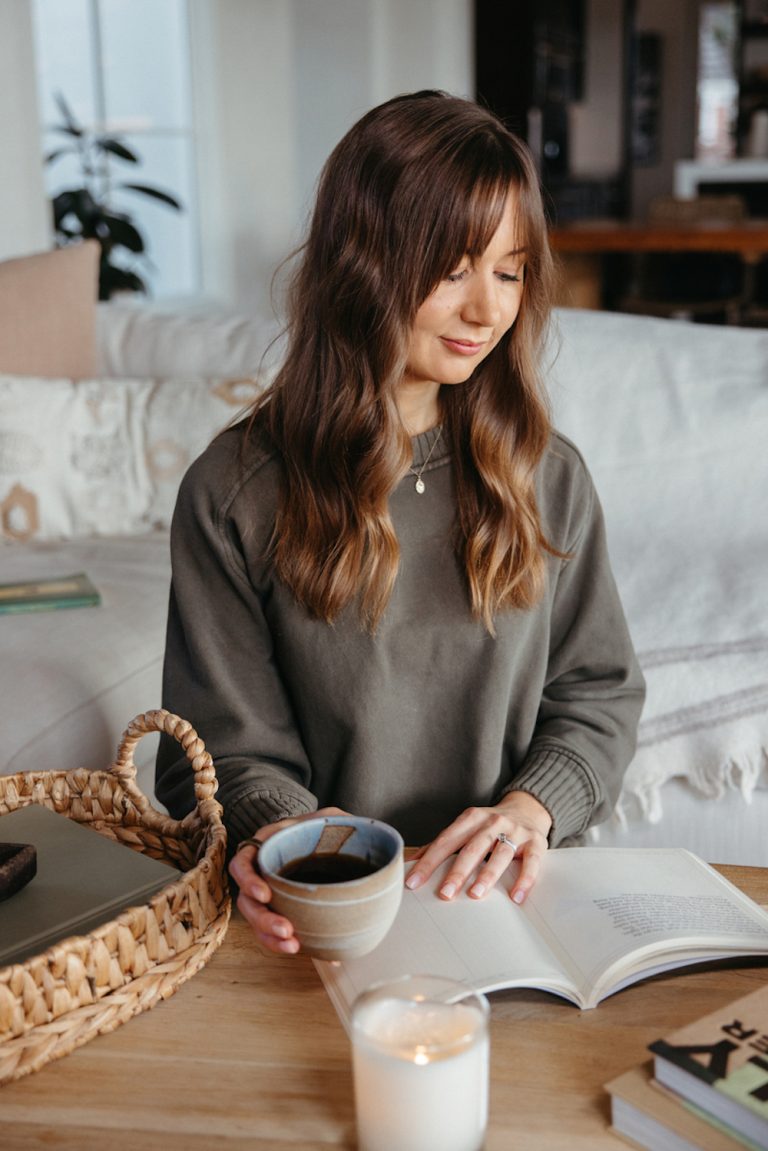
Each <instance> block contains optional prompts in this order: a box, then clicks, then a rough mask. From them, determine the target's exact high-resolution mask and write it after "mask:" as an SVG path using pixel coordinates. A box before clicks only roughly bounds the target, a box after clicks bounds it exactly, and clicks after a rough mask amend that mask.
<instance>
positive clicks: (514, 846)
mask: <svg viewBox="0 0 768 1151" xmlns="http://www.w3.org/2000/svg"><path fill="white" fill-rule="evenodd" d="M496 838H497V839H498V841H499V843H503V844H504V846H505V847H511V848H512V854H513V855H517V844H516V843H513V842H512V840H511V839H510V838H509V836H508V835H506V834H505V833H504V832H503V831H500V832H499V834H498V835H497V837H496Z"/></svg>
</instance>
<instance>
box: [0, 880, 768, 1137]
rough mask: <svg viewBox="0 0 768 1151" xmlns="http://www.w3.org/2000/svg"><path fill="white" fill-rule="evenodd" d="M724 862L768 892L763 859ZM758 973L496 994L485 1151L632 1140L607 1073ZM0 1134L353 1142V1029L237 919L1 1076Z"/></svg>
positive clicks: (748, 887) (301, 966)
mask: <svg viewBox="0 0 768 1151" xmlns="http://www.w3.org/2000/svg"><path fill="white" fill-rule="evenodd" d="M721 870H722V871H723V872H724V874H726V875H727V876H728V877H729V878H730V879H732V880H733V881H734V882H736V883H738V884H739V886H741V887H742V888H743V889H744V890H745V891H746V892H747V893H748V894H749V895H751V896H752V897H753V898H755V899H757V900H758V902H761V903H768V869H762V868H740V867H723V868H722V869H721ZM767 979H768V969H766V967H765V966H758V965H755V966H744V967H740V968H731V969H727V970H723V969H719V970H710V971H698V972H689V973H687V974H676V975H668V976H666V977H663V978H662V977H659V978H657V979H654V980H649V981H646V982H644V983H639V984H636V985H635V986H634V987H630V988H628V989H627V990H625V991H622V992H620V993H619V994H618V995H616V996H613V997H612V998H611V999H608V1000H605V1001H604V1002H603V1003H601V1005H600V1006H599V1007H598V1008H596V1009H595V1010H592V1011H584V1012H582V1011H579V1010H577V1009H576V1008H575V1007H573V1006H571V1005H570V1004H567V1003H565V1002H564V1001H560V1000H558V999H556V998H555V997H553V996H550V995H545V994H543V993H539V992H533V991H531V992H521V991H510V992H505V993H499V994H494V995H493V997H492V1004H493V1010H492V1021H491V1047H492V1082H491V1112H490V1127H489V1133H488V1139H487V1144H486V1147H487V1151H513V1149H515V1148H520V1149H521V1151H531V1149H534V1148H535V1149H536V1151H566V1149H567V1151H611V1149H613V1151H626V1147H627V1145H626V1144H625V1143H624V1142H622V1141H621V1140H620V1139H619V1138H618V1137H617V1136H615V1135H613V1134H612V1133H611V1132H610V1131H609V1130H608V1098H607V1096H606V1095H605V1093H604V1091H603V1089H602V1085H603V1084H604V1083H605V1082H606V1081H607V1080H608V1079H610V1078H612V1077H613V1076H614V1075H616V1074H618V1073H619V1072H620V1071H623V1070H625V1069H626V1068H629V1067H632V1066H634V1065H635V1064H637V1063H639V1062H642V1061H643V1059H644V1058H645V1057H646V1045H647V1044H648V1043H649V1042H650V1041H651V1040H653V1039H656V1038H658V1036H660V1035H662V1034H663V1033H664V1032H666V1031H669V1030H670V1029H671V1028H673V1027H678V1026H680V1025H682V1024H683V1023H685V1022H687V1021H689V1020H691V1019H694V1018H696V1016H698V1015H702V1014H704V1013H705V1012H707V1011H712V1010H714V1009H715V1008H717V1007H718V1006H719V1005H720V1004H723V1003H726V1002H728V1001H729V1000H731V999H735V998H737V997H738V996H740V995H745V994H746V993H747V992H748V991H752V990H754V989H755V988H756V987H758V986H759V985H760V984H764V983H765V982H766V980H767ZM0 1146H1V1147H2V1148H3V1151H32V1149H34V1148H40V1149H42V1148H48V1149H49V1148H56V1151H97V1149H98V1151H103V1149H104V1148H110V1151H212V1149H213V1148H216V1149H217V1151H218V1149H222V1151H227V1149H232V1151H235V1149H240V1151H256V1149H263V1151H287V1149H289V1148H294V1149H296V1151H298V1149H299V1148H301V1149H302V1151H307V1149H310V1151H312V1149H318V1151H319V1149H323V1148H325V1149H326V1151H327V1148H329V1147H343V1148H348V1149H352V1148H354V1146H355V1137H354V1111H353V1102H352V1078H351V1071H350V1057H349V1044H348V1040H347V1038H346V1035H345V1032H344V1030H343V1028H342V1026H341V1024H340V1023H339V1022H338V1019H337V1017H336V1014H335V1012H334V1010H333V1008H332V1007H331V1004H330V1001H329V1000H328V998H327V996H326V993H325V991H324V990H323V987H322V985H321V983H320V979H319V977H318V975H317V974H316V972H315V970H314V967H313V966H312V964H311V962H310V961H309V960H306V959H293V960H292V959H278V958H274V957H266V956H264V955H262V954H261V953H260V952H259V951H258V950H257V948H256V947H255V945H254V943H253V942H252V938H251V936H250V932H249V929H248V928H247V926H246V925H245V922H244V921H243V920H242V919H241V918H240V917H239V916H237V915H235V917H234V918H233V921H232V924H231V927H230V929H229V932H228V935H227V938H226V939H225V941H224V944H223V945H222V947H221V948H220V950H219V951H218V952H217V954H216V955H215V956H214V958H213V959H212V960H211V962H210V963H209V965H208V966H207V967H206V968H205V969H204V970H203V971H201V972H200V973H199V974H198V975H196V976H194V977H193V979H191V980H190V981H189V982H188V983H186V984H184V986H182V987H181V988H180V989H179V991H178V992H177V993H176V995H175V996H173V998H172V999H170V1000H169V1001H168V1002H166V1003H162V1004H160V1005H159V1006H157V1007H155V1008H154V1009H153V1010H152V1011H149V1012H147V1013H146V1014H144V1015H140V1016H138V1017H137V1018H135V1019H133V1020H131V1021H130V1022H129V1023H127V1024H126V1025H124V1026H123V1027H121V1028H119V1029H118V1030H117V1031H115V1032H113V1033H112V1034H111V1035H105V1036H101V1037H100V1038H98V1039H95V1040H93V1042H91V1043H89V1044H87V1045H86V1046H85V1047H82V1048H80V1049H79V1050H77V1051H75V1052H73V1053H72V1054H71V1055H68V1056H66V1057H65V1058H64V1059H61V1060H59V1061H58V1062H56V1063H51V1064H49V1065H48V1066H47V1067H45V1068H43V1070H42V1071H38V1072H36V1073H35V1074H33V1075H30V1076H27V1077H26V1078H25V1079H20V1080H18V1081H17V1082H16V1083H9V1084H6V1085H5V1086H4V1087H0ZM392 1151H397V1149H396V1148H393V1149H392ZM436 1151H439V1149H436Z"/></svg>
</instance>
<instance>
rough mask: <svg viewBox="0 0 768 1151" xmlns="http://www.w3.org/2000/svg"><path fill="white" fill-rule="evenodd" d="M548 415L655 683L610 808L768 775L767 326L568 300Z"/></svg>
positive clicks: (745, 789)
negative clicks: (568, 443) (572, 465)
mask: <svg viewBox="0 0 768 1151" xmlns="http://www.w3.org/2000/svg"><path fill="white" fill-rule="evenodd" d="M558 324H559V329H560V330H559V341H560V350H559V353H558V354H557V358H556V360H555V363H554V366H553V368H552V372H551V381H552V386H551V394H552V401H553V409H554V418H555V424H556V426H557V427H558V428H560V430H561V431H563V432H564V433H565V434H566V435H568V436H569V437H571V438H572V439H573V440H574V441H575V443H576V444H577V446H578V447H579V448H580V449H581V451H582V452H583V454H584V456H585V458H586V461H587V464H588V465H589V467H590V470H591V471H592V474H593V476H594V478H595V482H596V485H597V488H598V491H599V493H600V497H601V500H602V503H603V507H604V509H605V516H606V523H607V528H608V542H609V547H610V551H611V556H612V560H613V565H614V570H615V572H616V578H617V582H618V584H619V589H620V592H621V595H622V599H623V602H624V606H625V609H626V613H627V618H628V620H629V624H630V628H631V631H632V635H633V638H634V641H635V645H636V648H637V651H638V655H639V658H640V662H641V664H642V667H643V670H644V672H645V675H646V679H647V684H648V699H647V703H646V707H645V711H644V713H643V718H642V721H641V725H640V733H639V747H638V752H637V755H636V757H635V759H634V760H633V762H632V764H631V766H630V768H629V770H628V772H627V776H626V779H625V785H624V791H623V794H622V797H621V800H620V803H619V807H618V811H617V817H618V818H619V819H623V818H626V817H627V816H628V815H630V814H632V812H633V811H634V812H635V813H637V811H638V809H639V811H640V812H641V813H642V814H643V815H644V816H645V817H646V818H649V819H651V820H658V819H659V818H660V817H661V814H662V793H661V787H662V785H663V784H664V782H665V781H666V780H668V779H670V778H671V777H673V776H683V777H685V778H686V779H687V780H688V781H689V782H690V784H691V785H692V786H693V787H695V788H697V789H698V790H699V791H701V792H702V793H704V794H707V795H712V796H717V795H719V794H722V791H723V789H724V788H726V787H736V788H739V789H740V790H741V791H742V793H743V794H744V796H745V797H746V798H749V796H750V794H751V792H752V790H753V788H755V787H768V332H766V331H757V330H743V329H741V330H740V329H733V328H723V327H713V326H704V325H694V324H688V323H682V322H679V321H669V320H654V319H647V320H644V321H642V322H641V323H638V320H637V317H633V318H632V319H631V320H628V318H627V317H622V316H620V315H612V316H608V315H606V314H604V313H603V314H597V313H591V312H583V311H566V310H563V311H561V312H560V313H559V317H558Z"/></svg>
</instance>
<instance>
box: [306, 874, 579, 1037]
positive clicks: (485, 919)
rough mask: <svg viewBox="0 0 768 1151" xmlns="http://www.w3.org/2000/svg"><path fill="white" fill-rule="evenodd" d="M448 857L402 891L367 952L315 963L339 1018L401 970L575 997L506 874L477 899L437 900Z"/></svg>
mask: <svg viewBox="0 0 768 1151" xmlns="http://www.w3.org/2000/svg"><path fill="white" fill-rule="evenodd" d="M451 862H452V861H451V860H449V861H448V862H447V863H446V864H445V865H444V866H443V867H442V868H441V869H440V870H439V871H438V872H437V873H436V875H435V876H433V877H432V879H431V880H430V882H429V883H427V884H425V885H424V887H422V888H419V890H418V891H409V890H408V888H406V889H405V890H404V891H403V901H402V904H401V905H400V910H399V912H398V915H397V920H396V921H395V924H394V926H393V927H392V928H391V929H390V931H389V933H388V935H387V936H386V937H385V939H384V940H383V941H382V942H381V943H380V944H379V945H378V947H376V949H375V950H374V951H372V952H371V953H370V954H369V955H364V956H362V957H361V958H359V959H348V960H346V961H345V962H343V963H330V962H324V961H319V960H317V961H315V966H316V967H317V970H318V971H319V973H320V975H321V977H322V979H323V982H324V984H325V986H326V990H327V991H328V994H329V995H330V997H331V999H332V1000H333V1003H334V1006H335V1007H336V1010H337V1011H338V1013H339V1015H340V1016H341V1018H342V1021H343V1022H344V1023H345V1024H347V1025H348V1012H349V1008H350V1006H351V1004H352V1003H353V1002H354V1000H355V999H356V998H357V996H358V995H359V994H360V993H361V992H363V991H365V989H366V988H367V987H370V985H371V984H372V983H379V982H381V981H384V980H388V979H396V978H398V977H399V976H401V975H405V974H422V973H425V974H430V975H443V976H446V977H448V978H451V979H458V980H463V981H464V982H466V983H468V984H470V985H471V986H473V987H475V988H476V989H477V990H479V991H491V990H493V989H495V988H501V987H514V986H520V987H539V988H541V989H543V990H547V991H553V992H556V993H558V994H561V995H565V996H566V998H570V999H574V995H575V989H574V988H573V987H572V986H571V985H570V983H569V980H568V978H567V976H566V975H565V974H564V972H563V971H562V969H561V968H560V966H559V965H558V963H557V961H556V959H555V957H554V956H553V955H552V952H551V951H550V949H549V947H548V946H547V944H546V943H544V942H543V941H542V940H541V938H540V937H539V935H538V932H537V931H536V930H535V928H533V927H532V926H531V924H530V922H529V920H528V917H527V915H526V913H525V908H524V907H522V908H521V907H518V906H517V905H516V904H514V903H512V901H511V900H510V898H509V895H508V894H507V891H508V888H509V886H510V882H509V881H508V880H507V879H506V878H505V880H504V881H502V883H500V884H499V886H498V887H496V888H495V889H494V890H493V891H491V892H490V893H489V894H488V896H487V897H486V898H485V899H483V900H482V902H479V901H478V900H475V899H470V898H469V896H467V895H460V896H458V897H457V898H456V899H454V900H451V901H449V902H447V901H446V900H444V899H440V898H439V896H438V895H437V889H438V887H439V885H440V879H441V877H442V876H443V875H444V874H445V872H446V871H447V870H448V869H449V867H450V866H451Z"/></svg>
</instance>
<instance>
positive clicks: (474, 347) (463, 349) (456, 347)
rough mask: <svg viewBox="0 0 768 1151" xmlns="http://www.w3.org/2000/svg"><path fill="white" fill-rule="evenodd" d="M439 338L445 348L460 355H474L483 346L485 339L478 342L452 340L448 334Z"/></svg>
mask: <svg viewBox="0 0 768 1151" xmlns="http://www.w3.org/2000/svg"><path fill="white" fill-rule="evenodd" d="M440 339H441V341H442V343H443V344H444V345H445V347H446V348H448V349H449V350H450V351H452V352H456V353H457V354H458V355H460V356H476V355H477V353H478V352H479V351H480V350H481V349H482V348H484V347H485V341H482V342H481V343H479V344H478V343H476V342H475V341H473V340H452V339H450V338H449V337H448V336H441V337H440Z"/></svg>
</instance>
